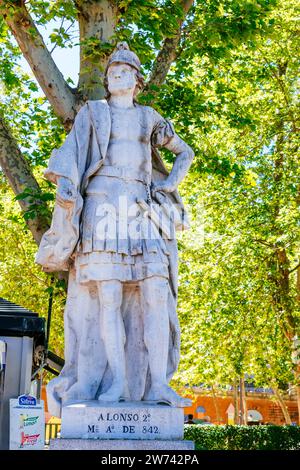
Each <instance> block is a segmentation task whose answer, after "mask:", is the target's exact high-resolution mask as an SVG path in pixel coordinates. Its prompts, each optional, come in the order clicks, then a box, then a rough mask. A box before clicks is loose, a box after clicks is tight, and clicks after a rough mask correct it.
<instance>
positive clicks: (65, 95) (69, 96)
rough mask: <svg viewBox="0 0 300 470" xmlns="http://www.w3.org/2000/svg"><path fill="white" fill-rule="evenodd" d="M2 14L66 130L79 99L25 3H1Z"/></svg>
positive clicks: (1, 1) (1, 0)
mask: <svg viewBox="0 0 300 470" xmlns="http://www.w3.org/2000/svg"><path fill="white" fill-rule="evenodd" d="M0 13H1V14H2V15H3V17H4V19H5V21H6V23H7V25H8V26H9V28H10V30H11V32H12V33H13V35H14V37H15V39H16V41H17V43H18V45H19V47H20V49H21V51H22V53H23V55H24V57H25V59H26V60H27V62H28V64H29V65H30V67H31V70H32V72H33V73H34V75H35V77H36V79H37V81H38V83H39V85H40V87H41V88H42V90H43V92H44V93H45V95H46V96H47V98H48V100H49V102H50V103H51V105H52V106H53V109H54V112H55V114H56V115H57V116H59V117H60V118H61V119H62V121H63V123H64V125H65V127H66V128H68V127H70V122H72V121H73V120H74V118H75V105H76V96H75V94H74V92H73V90H72V89H71V87H70V86H69V85H68V84H67V82H66V81H65V79H64V77H63V75H62V73H61V72H60V70H59V69H58V67H57V66H56V64H55V62H54V60H53V59H52V57H51V54H50V52H49V51H48V49H47V47H46V45H45V43H44V40H43V38H42V36H41V34H40V33H39V31H38V29H37V28H36V26H35V24H34V22H33V20H32V18H31V16H30V14H29V13H28V11H27V9H26V6H25V4H24V2H22V1H16V2H15V5H14V6H12V5H11V4H10V5H9V7H8V6H7V5H5V2H4V0H0Z"/></svg>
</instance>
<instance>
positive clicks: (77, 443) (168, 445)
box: [49, 439, 195, 450]
mask: <svg viewBox="0 0 300 470" xmlns="http://www.w3.org/2000/svg"><path fill="white" fill-rule="evenodd" d="M49 449H50V450H194V449H195V445H194V443H193V441H181V440H178V441H165V440H164V441H153V440H151V441H138V440H132V441H130V440H119V439H118V440H110V441H109V440H99V439H97V440H94V439H51V441H50V447H49Z"/></svg>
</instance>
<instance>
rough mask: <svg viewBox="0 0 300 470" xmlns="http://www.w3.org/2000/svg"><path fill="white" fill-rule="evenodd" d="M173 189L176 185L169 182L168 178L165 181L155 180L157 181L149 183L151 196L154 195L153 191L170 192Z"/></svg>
mask: <svg viewBox="0 0 300 470" xmlns="http://www.w3.org/2000/svg"><path fill="white" fill-rule="evenodd" d="M175 189H176V187H175V186H174V185H173V184H171V182H169V181H168V179H166V180H165V181H157V183H152V185H151V193H152V197H155V193H156V192H158V191H162V192H163V193H172V192H173V191H175Z"/></svg>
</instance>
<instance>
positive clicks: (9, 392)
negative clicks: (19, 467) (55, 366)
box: [0, 297, 45, 449]
mask: <svg viewBox="0 0 300 470" xmlns="http://www.w3.org/2000/svg"><path fill="white" fill-rule="evenodd" d="M44 347H45V319H44V318H40V317H39V316H38V314H37V313H34V312H31V311H30V310H26V309H25V308H23V307H20V306H19V305H16V304H13V303H12V302H9V301H8V300H5V299H2V298H1V297H0V349H1V358H0V449H8V448H9V399H10V398H16V397H18V396H19V395H23V394H28V393H29V392H30V387H31V378H32V375H33V372H34V371H35V370H36V369H37V368H38V366H39V364H38V362H39V361H42V360H43V359H42V356H43V350H44Z"/></svg>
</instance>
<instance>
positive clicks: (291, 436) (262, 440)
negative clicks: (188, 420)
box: [184, 424, 300, 450]
mask: <svg viewBox="0 0 300 470" xmlns="http://www.w3.org/2000/svg"><path fill="white" fill-rule="evenodd" d="M184 438H185V439H187V440H191V441H194V442H195V445H196V449H197V450H299V449H300V427H299V426H201V425H195V424H193V425H186V426H185V427H184Z"/></svg>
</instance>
